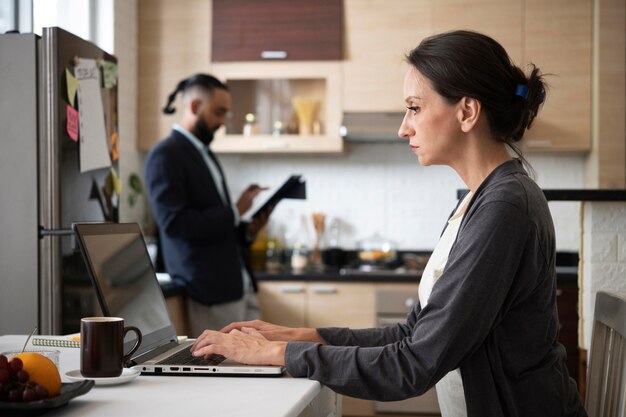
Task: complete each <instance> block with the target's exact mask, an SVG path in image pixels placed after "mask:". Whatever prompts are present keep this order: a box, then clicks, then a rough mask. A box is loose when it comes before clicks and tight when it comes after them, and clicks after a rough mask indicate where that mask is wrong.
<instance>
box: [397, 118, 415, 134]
mask: <svg viewBox="0 0 626 417" xmlns="http://www.w3.org/2000/svg"><path fill="white" fill-rule="evenodd" d="M411 132H412V129H411V128H410V127H409V125H408V123H407V121H406V115H405V116H404V119H402V123H401V124H400V129H398V136H399V137H401V138H402V139H408V138H410V137H411Z"/></svg>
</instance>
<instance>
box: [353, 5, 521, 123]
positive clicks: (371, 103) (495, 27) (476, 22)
mask: <svg viewBox="0 0 626 417" xmlns="http://www.w3.org/2000/svg"><path fill="white" fill-rule="evenodd" d="M344 3H345V22H346V23H345V25H346V48H345V49H346V56H345V61H344V77H343V79H344V85H343V93H344V110H345V111H347V112H392V111H399V110H400V111H401V110H403V97H402V84H403V80H404V74H405V73H406V70H407V68H408V66H407V64H406V63H405V62H404V56H406V55H407V54H408V53H409V52H410V51H411V50H412V49H413V48H415V47H416V46H417V45H418V44H419V43H420V42H421V40H422V39H424V38H425V37H427V36H429V35H432V34H434V33H440V32H445V31H449V30H455V29H474V30H478V31H480V32H483V33H486V34H488V35H490V36H492V37H494V38H495V39H496V40H498V41H499V42H501V43H502V44H503V46H504V47H505V48H506V49H507V51H509V53H510V54H511V55H512V57H513V59H515V60H519V59H520V58H521V55H522V4H521V1H520V0H506V1H502V0H436V1H433V0H396V1H393V2H389V1H385V0H369V1H363V0H345V2H344ZM403 22H409V23H408V24H404V23H403Z"/></svg>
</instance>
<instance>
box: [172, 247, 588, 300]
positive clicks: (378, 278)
mask: <svg viewBox="0 0 626 417" xmlns="http://www.w3.org/2000/svg"><path fill="white" fill-rule="evenodd" d="M556 262H557V265H558V266H557V267H556V279H557V283H558V284H561V285H578V253H575V252H557V254H556ZM397 271H401V272H399V273H397V272H396V273H394V272H393V271H377V272H375V271H370V272H360V271H358V270H355V269H350V268H326V269H324V270H319V269H313V268H307V269H304V270H302V271H293V270H291V269H289V268H285V269H282V270H279V271H275V272H268V271H256V272H255V273H254V276H255V277H256V279H257V281H305V282H335V283H341V282H377V283H385V282H389V283H404V282H409V283H410V282H415V283H418V282H419V281H420V278H421V277H422V270H405V269H398V270H397ZM161 289H162V290H163V295H164V296H165V297H173V296H176V295H184V294H185V290H184V289H183V288H182V287H181V286H179V285H177V284H174V283H173V282H161Z"/></svg>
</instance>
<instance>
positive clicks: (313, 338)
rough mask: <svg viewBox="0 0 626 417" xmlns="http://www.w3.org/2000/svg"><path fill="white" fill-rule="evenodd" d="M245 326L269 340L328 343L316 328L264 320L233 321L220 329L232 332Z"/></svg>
mask: <svg viewBox="0 0 626 417" xmlns="http://www.w3.org/2000/svg"><path fill="white" fill-rule="evenodd" d="M245 328H248V329H254V330H256V331H257V332H258V333H260V334H261V335H262V336H263V337H264V338H265V339H267V340H275V341H283V342H317V343H326V342H325V341H324V340H323V339H322V338H321V337H320V336H319V334H318V333H317V330H315V329H311V328H304V327H301V328H294V327H286V326H279V325H276V324H271V323H267V322H265V321H262V320H253V321H239V322H235V323H231V324H229V325H228V326H226V327H224V328H223V329H222V330H220V331H221V332H223V333H230V332H231V331H232V330H235V329H236V330H243V329H245Z"/></svg>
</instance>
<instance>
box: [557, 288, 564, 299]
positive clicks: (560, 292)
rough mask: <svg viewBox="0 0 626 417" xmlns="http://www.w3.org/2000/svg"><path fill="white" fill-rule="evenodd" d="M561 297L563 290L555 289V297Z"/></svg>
mask: <svg viewBox="0 0 626 417" xmlns="http://www.w3.org/2000/svg"><path fill="white" fill-rule="evenodd" d="M562 295H563V290H562V289H560V288H557V289H556V296H557V297H560V296H562Z"/></svg>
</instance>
